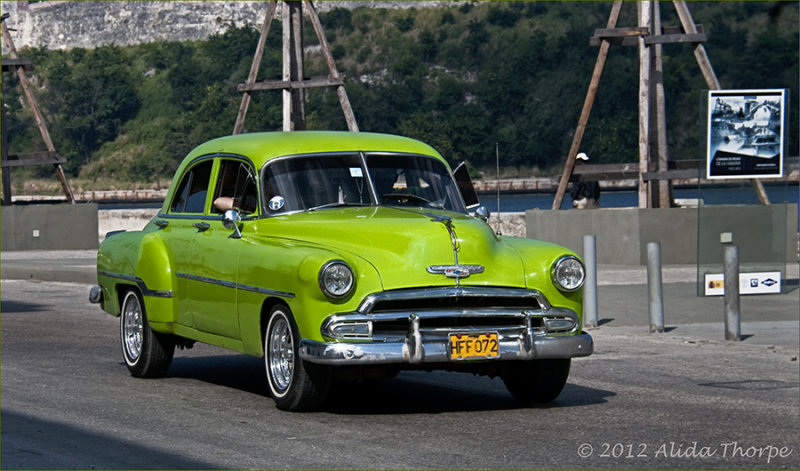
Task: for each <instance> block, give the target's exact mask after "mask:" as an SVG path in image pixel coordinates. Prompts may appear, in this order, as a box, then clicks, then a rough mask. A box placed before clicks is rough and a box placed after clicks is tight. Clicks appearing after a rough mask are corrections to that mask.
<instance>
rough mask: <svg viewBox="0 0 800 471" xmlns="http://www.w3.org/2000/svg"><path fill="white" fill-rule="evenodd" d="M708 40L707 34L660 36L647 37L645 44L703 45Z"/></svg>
mask: <svg viewBox="0 0 800 471" xmlns="http://www.w3.org/2000/svg"><path fill="white" fill-rule="evenodd" d="M707 39H708V37H706V35H705V34H700V33H698V34H660V35H655V36H647V37H645V38H644V42H645V44H647V45H651V44H676V43H702V42H705V41H706V40H707Z"/></svg>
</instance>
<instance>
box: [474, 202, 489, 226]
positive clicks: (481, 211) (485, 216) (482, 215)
mask: <svg viewBox="0 0 800 471" xmlns="http://www.w3.org/2000/svg"><path fill="white" fill-rule="evenodd" d="M475 217H476V218H478V219H480V220H481V221H483V222H485V223H486V224H489V210H488V209H486V206H479V207H478V209H476V210H475Z"/></svg>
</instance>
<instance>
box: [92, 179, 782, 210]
mask: <svg viewBox="0 0 800 471" xmlns="http://www.w3.org/2000/svg"><path fill="white" fill-rule="evenodd" d="M764 189H765V190H766V191H767V196H769V201H770V203H774V204H778V203H797V202H798V186H797V183H791V184H790V183H785V182H783V183H772V184H765V185H764ZM478 197H479V198H480V200H481V204H483V205H484V206H486V208H487V209H488V210H489V211H490V212H492V213H495V212H497V195H496V194H489V193H482V194H480V195H478ZM554 198H555V193H510V194H501V195H500V210H501V211H502V212H508V213H521V212H525V211H527V210H529V209H550V208H551V207H552V206H553V199H554ZM675 198H700V199H702V200H703V204H705V205H715V204H760V203H759V201H758V197H757V196H756V192H755V190H753V187H752V186H751V185H750V182H749V181H743V183H742V184H741V185H736V186H730V185H726V186H720V185H715V186H706V187H701V188H697V187H693V188H676V189H675ZM638 205H639V194H638V192H636V191H635V190H607V191H603V192H602V193H601V195H600V208H635V207H637V206H638ZM160 207H161V202H160V201H158V202H150V203H117V204H114V203H109V204H101V205H100V206H99V208H100V209H144V208H160ZM561 209H573V208H572V198H570V197H569V193H567V194H566V195H565V196H564V201H563V202H562V203H561Z"/></svg>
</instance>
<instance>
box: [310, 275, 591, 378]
mask: <svg viewBox="0 0 800 471" xmlns="http://www.w3.org/2000/svg"><path fill="white" fill-rule="evenodd" d="M579 332H580V318H579V316H578V315H577V313H575V312H573V311H572V310H569V309H566V308H559V307H553V306H551V305H550V303H549V302H548V300H547V298H546V297H545V296H544V295H543V294H542V293H541V292H539V291H537V290H531V289H514V288H485V287H456V288H425V289H411V290H397V291H388V292H383V293H376V294H373V295H370V296H368V297H367V298H365V299H364V301H363V302H362V303H361V305H360V306H359V308H358V309H357V310H356V311H355V312H347V313H340V314H336V315H332V316H329V317H328V318H327V319H326V320H325V322H323V324H322V327H321V333H322V337H323V339H324V340H325V341H323V342H319V341H312V340H303V341H301V342H300V357H301V358H303V360H305V361H309V362H312V363H322V364H328V365H368V364H392V363H394V364H403V363H407V364H421V363H442V362H456V363H458V362H464V361H471V360H463V359H451V355H450V348H451V347H450V335H451V334H482V333H496V334H497V340H498V351H497V356H496V357H494V358H492V359H491V361H494V360H533V359H544V358H573V357H581V356H587V355H591V354H592V351H593V350H594V345H593V341H592V337H591V336H590V335H588V334H582V333H579Z"/></svg>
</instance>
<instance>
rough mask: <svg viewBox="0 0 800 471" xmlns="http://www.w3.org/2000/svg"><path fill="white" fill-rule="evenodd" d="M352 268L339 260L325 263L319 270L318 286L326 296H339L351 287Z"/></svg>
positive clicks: (352, 281)
mask: <svg viewBox="0 0 800 471" xmlns="http://www.w3.org/2000/svg"><path fill="white" fill-rule="evenodd" d="M354 284H355V277H354V276H353V270H352V269H351V268H350V266H349V265H347V263H345V262H343V261H341V260H333V261H331V262H328V263H326V264H325V265H324V266H323V267H322V269H320V271H319V287H320V289H321V290H322V292H323V293H325V295H326V296H330V297H332V298H341V297H342V296H346V295H347V294H349V293H350V291H351V290H352V289H353V285H354Z"/></svg>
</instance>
